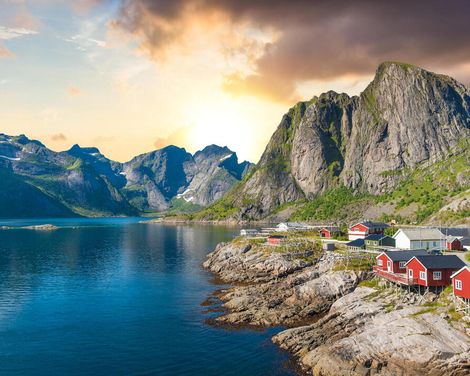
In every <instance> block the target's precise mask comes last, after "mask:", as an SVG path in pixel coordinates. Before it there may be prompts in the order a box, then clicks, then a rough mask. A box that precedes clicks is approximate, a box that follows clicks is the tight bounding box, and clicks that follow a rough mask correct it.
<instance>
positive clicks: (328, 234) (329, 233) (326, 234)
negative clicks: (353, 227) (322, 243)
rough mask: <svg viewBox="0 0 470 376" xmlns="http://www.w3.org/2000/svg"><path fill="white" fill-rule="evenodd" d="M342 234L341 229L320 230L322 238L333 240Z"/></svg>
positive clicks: (326, 228)
mask: <svg viewBox="0 0 470 376" xmlns="http://www.w3.org/2000/svg"><path fill="white" fill-rule="evenodd" d="M339 234H340V230H339V227H334V226H330V227H324V228H322V229H321V230H320V237H322V238H333V237H335V236H338V235H339Z"/></svg>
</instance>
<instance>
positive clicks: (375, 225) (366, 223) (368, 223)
mask: <svg viewBox="0 0 470 376" xmlns="http://www.w3.org/2000/svg"><path fill="white" fill-rule="evenodd" d="M360 223H361V224H363V225H364V226H366V227H367V228H387V227H390V226H389V225H387V224H386V223H383V222H372V221H364V222H360Z"/></svg>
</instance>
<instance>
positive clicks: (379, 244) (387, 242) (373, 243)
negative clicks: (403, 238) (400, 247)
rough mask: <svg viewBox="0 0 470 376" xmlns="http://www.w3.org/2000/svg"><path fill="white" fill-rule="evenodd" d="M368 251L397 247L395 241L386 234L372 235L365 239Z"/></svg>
mask: <svg viewBox="0 0 470 376" xmlns="http://www.w3.org/2000/svg"><path fill="white" fill-rule="evenodd" d="M364 243H365V246H366V249H380V248H387V247H388V248H390V247H395V239H393V238H392V237H391V236H388V235H384V234H370V235H368V236H366V237H365V238H364Z"/></svg>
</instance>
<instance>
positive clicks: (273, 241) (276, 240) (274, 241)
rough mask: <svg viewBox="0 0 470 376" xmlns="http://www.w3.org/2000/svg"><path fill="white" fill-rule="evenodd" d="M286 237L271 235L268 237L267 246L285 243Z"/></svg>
mask: <svg viewBox="0 0 470 376" xmlns="http://www.w3.org/2000/svg"><path fill="white" fill-rule="evenodd" d="M286 239H287V237H286V236H284V235H271V236H268V244H270V245H280V244H282V243H284V242H285V241H286Z"/></svg>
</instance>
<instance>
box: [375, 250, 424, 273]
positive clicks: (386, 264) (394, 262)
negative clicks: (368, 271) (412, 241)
mask: <svg viewBox="0 0 470 376" xmlns="http://www.w3.org/2000/svg"><path fill="white" fill-rule="evenodd" d="M425 255H427V252H426V251H424V250H416V251H389V252H382V253H381V254H380V255H378V256H377V267H376V269H378V270H382V271H387V272H390V273H403V274H405V273H406V267H405V264H406V263H407V261H409V260H411V259H412V258H413V257H414V256H425Z"/></svg>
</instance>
